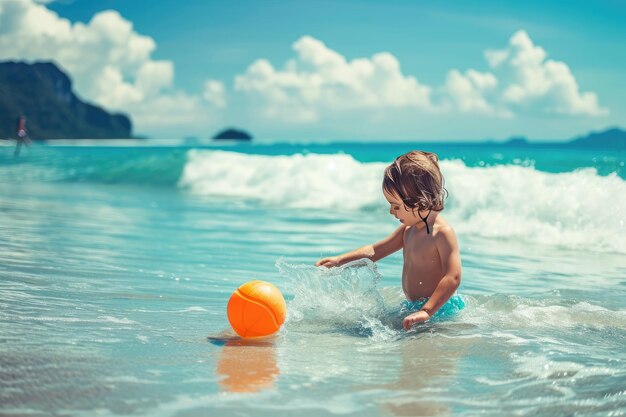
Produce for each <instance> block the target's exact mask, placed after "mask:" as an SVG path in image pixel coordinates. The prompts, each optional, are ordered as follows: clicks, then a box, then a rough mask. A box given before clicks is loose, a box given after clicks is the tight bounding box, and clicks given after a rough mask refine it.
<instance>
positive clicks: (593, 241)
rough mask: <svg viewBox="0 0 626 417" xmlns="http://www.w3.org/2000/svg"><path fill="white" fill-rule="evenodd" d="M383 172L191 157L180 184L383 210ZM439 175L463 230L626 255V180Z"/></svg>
mask: <svg viewBox="0 0 626 417" xmlns="http://www.w3.org/2000/svg"><path fill="white" fill-rule="evenodd" d="M385 166H386V164H385V163H378V162H376V163H361V162H358V161H356V160H355V159H354V158H352V157H351V156H350V155H345V154H334V155H317V154H309V155H300V154H298V155H292V156H264V155H245V154H241V153H235V152H226V151H212V150H190V151H189V153H188V155H187V163H186V164H185V167H184V170H183V173H182V175H181V178H180V180H179V186H180V187H182V188H185V189H188V190H189V191H190V192H192V193H195V194H200V195H204V196H209V197H220V196H222V197H230V198H239V199H242V200H255V201H260V202H261V203H264V204H267V205H273V206H281V207H292V208H308V209H329V210H335V209H340V210H364V209H365V210H366V209H371V208H377V209H381V210H384V209H385V204H386V201H385V199H384V198H383V197H382V194H381V179H382V173H383V170H384V167H385ZM441 168H442V171H443V174H444V176H445V178H446V188H447V189H448V191H449V197H448V200H447V202H446V205H447V206H446V210H445V212H444V215H445V216H446V218H448V220H450V222H451V223H453V225H454V227H455V229H456V230H457V232H458V233H466V234H471V235H474V236H482V237H487V238H503V239H515V240H520V241H523V242H530V243H538V244H548V245H558V246H562V247H564V248H572V249H591V250H596V251H606V252H614V253H626V181H624V180H623V179H621V178H619V177H618V176H617V175H615V174H611V175H609V176H601V175H598V173H597V172H596V171H595V170H594V169H581V170H577V171H574V172H567V173H557V174H555V173H547V172H543V171H538V170H536V169H535V168H533V167H531V166H517V165H500V166H491V167H468V166H466V165H465V164H464V163H463V162H462V161H459V160H443V161H441Z"/></svg>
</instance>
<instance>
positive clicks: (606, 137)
mask: <svg viewBox="0 0 626 417" xmlns="http://www.w3.org/2000/svg"><path fill="white" fill-rule="evenodd" d="M569 144H570V145H573V146H580V147H594V148H595V147H605V148H622V149H626V131H624V130H621V129H619V128H616V127H614V128H611V129H607V130H605V131H603V132H591V133H590V134H588V135H587V136H581V137H578V138H576V139H573V140H572V141H570V142H569Z"/></svg>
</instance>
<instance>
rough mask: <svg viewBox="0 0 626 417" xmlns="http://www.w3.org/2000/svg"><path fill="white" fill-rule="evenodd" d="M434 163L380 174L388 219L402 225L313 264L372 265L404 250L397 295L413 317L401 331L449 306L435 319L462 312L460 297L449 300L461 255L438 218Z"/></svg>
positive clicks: (416, 157)
mask: <svg viewBox="0 0 626 417" xmlns="http://www.w3.org/2000/svg"><path fill="white" fill-rule="evenodd" d="M438 162H439V158H438V157H437V155H435V154H434V153H430V152H421V151H413V152H409V153H406V154H404V155H401V156H399V157H398V158H396V160H395V161H394V162H393V163H392V164H391V165H389V166H388V167H387V168H386V169H385V175H384V179H383V194H384V196H385V198H386V199H387V201H388V202H389V206H390V209H389V214H391V215H392V216H394V217H395V218H396V219H398V220H399V221H400V223H402V225H401V226H400V227H398V228H397V229H396V230H395V231H394V232H393V233H391V235H389V236H388V237H387V238H386V239H383V240H381V241H380V242H378V243H374V244H373V245H367V246H363V247H362V248H359V249H356V250H354V251H352V252H347V253H344V254H342V255H338V256H332V257H329V258H323V259H320V260H319V261H317V263H316V266H325V267H327V268H330V267H333V266H339V265H343V264H345V263H347V262H350V261H353V260H356V259H361V258H369V259H371V260H372V261H374V262H376V261H378V260H379V259H382V258H384V257H385V256H388V255H390V254H392V253H394V252H396V251H398V250H400V249H403V257H404V265H403V268H402V289H403V290H404V294H405V295H406V298H407V300H408V301H409V302H408V303H406V305H405V307H407V308H406V309H407V310H409V311H413V312H412V313H411V314H409V315H407V316H406V317H405V318H404V320H403V322H402V325H403V326H404V328H405V329H406V330H409V329H410V328H411V327H412V326H413V325H414V324H416V323H422V322H425V321H427V320H429V319H430V318H431V317H432V316H433V315H434V314H435V313H437V311H439V310H440V309H441V308H442V306H444V304H446V302H448V300H450V302H449V303H448V304H447V305H446V307H447V308H444V309H441V311H440V314H441V313H444V310H449V311H448V312H451V310H455V309H456V310H460V309H462V308H463V306H464V303H463V301H462V299H460V297H458V296H455V297H453V299H450V298H451V297H452V296H453V295H454V293H455V291H456V289H457V288H458V287H459V284H460V283H461V255H460V253H459V245H458V242H457V239H456V235H455V233H454V230H452V227H451V226H450V225H449V224H448V222H447V221H446V220H445V219H444V218H443V217H442V216H441V215H440V214H439V213H440V212H441V211H442V210H443V208H444V199H445V197H446V194H447V192H446V190H445V189H444V187H443V176H442V175H441V171H440V170H439V163H438ZM403 310H404V309H403ZM415 310H418V311H415ZM452 312H453V311H452Z"/></svg>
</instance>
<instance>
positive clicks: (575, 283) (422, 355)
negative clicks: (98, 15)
mask: <svg viewBox="0 0 626 417" xmlns="http://www.w3.org/2000/svg"><path fill="white" fill-rule="evenodd" d="M412 149H423V150H428V151H433V152H436V153H437V154H438V155H439V157H440V160H441V162H440V166H441V170H442V172H443V175H444V177H445V187H446V189H447V190H448V192H449V196H448V199H447V200H446V208H445V210H444V211H443V212H442V216H444V217H445V218H446V219H447V220H448V222H449V223H450V224H451V225H452V226H453V227H454V229H455V231H456V233H457V236H458V240H459V245H460V250H461V257H462V264H463V277H462V282H461V286H460V288H459V294H460V295H461V296H462V297H463V299H464V300H465V302H466V307H465V309H464V310H462V311H461V312H460V313H459V314H458V315H456V316H454V317H452V318H449V319H446V320H441V321H432V322H429V323H427V324H425V325H421V326H418V327H416V328H415V329H414V330H412V331H410V332H405V331H404V330H403V329H402V326H401V319H399V315H400V305H401V303H402V300H403V299H404V296H403V293H402V289H401V273H402V254H401V253H400V252H399V253H396V254H394V255H392V256H390V257H388V258H386V259H384V260H381V261H379V262H378V263H377V264H371V263H368V262H357V263H356V264H354V265H352V266H350V267H348V268H343V269H341V268H340V269H337V270H335V271H332V270H331V271H324V270H322V269H318V268H315V267H314V266H313V265H314V263H315V261H317V260H318V259H320V258H321V257H324V256H330V255H335V254H338V253H342V252H345V251H347V250H351V249H354V248H356V247H359V246H363V245H365V244H368V243H373V242H375V241H378V240H381V239H382V238H384V237H386V236H387V235H388V234H389V233H391V231H393V230H394V229H395V228H396V227H397V223H396V220H395V219H394V218H393V217H392V216H390V215H389V213H388V210H389V209H388V204H387V203H386V201H385V199H384V197H383V195H382V192H381V180H382V173H383V170H384V167H385V166H386V165H387V164H389V163H390V162H391V161H393V158H394V157H396V156H398V155H400V154H402V153H404V152H407V151H409V150H412ZM12 151H13V149H12V148H11V147H0V195H1V196H2V197H1V198H0V213H1V215H0V404H1V406H0V414H3V415H34V416H38V415H71V416H93V415H101V416H109V415H133V416H144V415H145V416H201V415H202V416H205V415H220V416H231V415H233V416H234V415H250V416H287V415H299V416H324V415H343V416H352V415H354V416H356V415H359V416H394V415H398V416H403V415H455V416H475V415H478V414H480V415H486V416H510V415H521V416H543V415H545V416H548V415H549V416H554V415H585V416H618V415H623V414H624V410H626V391H625V390H624V389H625V386H626V351H625V349H624V346H625V345H626V301H625V300H626V262H625V259H626V225H625V222H626V217H625V216H626V168H625V167H624V164H625V161H626V152H624V151H616V150H602V149H581V148H573V147H566V146H549V145H541V144H526V145H524V146H519V147H516V146H505V145H501V144H495V143H484V144H463V143H456V144H453V143H437V144H428V143H409V142H398V143H395V142H390V143H385V142H377V143H358V142H348V143H332V142H329V143H310V144H306V143H267V144H252V143H250V144H231V143H225V144H215V143H208V144H204V145H203V144H192V145H190V144H185V143H184V142H180V141H170V142H167V141H157V140H154V141H150V140H146V141H104V142H98V141H91V142H82V143H79V142H76V143H74V142H63V141H60V142H54V141H50V142H48V143H46V144H35V145H34V146H32V147H31V148H29V149H27V150H26V151H25V152H24V153H23V155H22V157H20V158H17V159H16V158H13V154H12ZM253 279H260V280H265V281H268V282H271V283H273V284H274V285H276V286H277V287H278V288H279V289H280V290H281V291H282V292H283V294H284V296H285V299H286V301H287V319H286V322H285V324H284V325H283V327H282V329H281V330H280V332H279V333H278V334H277V335H275V336H273V337H270V338H268V339H264V340H262V341H253V342H245V341H240V340H236V339H230V340H225V341H224V342H222V343H215V342H211V341H210V340H208V339H207V337H208V336H210V335H216V334H220V333H222V332H223V331H225V330H228V329H229V323H228V320H227V317H226V305H227V303H228V299H229V297H230V295H231V294H232V292H233V291H235V289H236V288H237V287H239V286H240V285H241V284H243V283H245V282H247V281H250V280H253Z"/></svg>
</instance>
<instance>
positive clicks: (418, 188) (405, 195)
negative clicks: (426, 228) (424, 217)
mask: <svg viewBox="0 0 626 417" xmlns="http://www.w3.org/2000/svg"><path fill="white" fill-rule="evenodd" d="M383 190H384V191H385V192H387V193H388V194H391V195H396V196H398V197H400V199H401V200H402V202H403V203H404V205H405V206H406V207H408V208H410V209H418V210H435V211H441V210H443V208H444V200H445V198H446V197H447V195H448V191H447V190H446V189H445V188H444V180H443V175H441V171H440V170H439V157H438V156H437V155H436V154H434V153H431V152H422V151H411V152H408V153H405V154H404V155H400V156H399V157H397V158H396V160H395V161H393V163H391V164H390V165H389V166H388V167H387V168H385V176H384V178H383Z"/></svg>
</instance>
